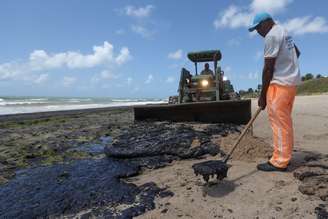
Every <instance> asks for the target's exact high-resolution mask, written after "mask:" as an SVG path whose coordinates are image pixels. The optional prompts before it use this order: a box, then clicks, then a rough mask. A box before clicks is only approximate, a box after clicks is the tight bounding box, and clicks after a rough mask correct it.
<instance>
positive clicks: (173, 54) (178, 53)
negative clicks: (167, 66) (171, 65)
mask: <svg viewBox="0 0 328 219" xmlns="http://www.w3.org/2000/svg"><path fill="white" fill-rule="evenodd" d="M182 53H183V52H182V50H181V49H178V50H177V51H175V52H171V53H169V54H168V56H167V57H168V58H169V59H175V60H178V59H181V58H182Z"/></svg>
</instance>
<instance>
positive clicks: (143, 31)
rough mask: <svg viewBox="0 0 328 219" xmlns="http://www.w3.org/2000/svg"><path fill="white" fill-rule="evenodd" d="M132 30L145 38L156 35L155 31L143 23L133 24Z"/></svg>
mask: <svg viewBox="0 0 328 219" xmlns="http://www.w3.org/2000/svg"><path fill="white" fill-rule="evenodd" d="M131 30H132V31H133V32H135V33H136V34H139V35H140V36H142V37H143V38H150V37H152V36H153V35H154V33H155V32H154V31H151V30H149V29H148V28H146V27H145V26H144V25H141V24H133V25H131Z"/></svg>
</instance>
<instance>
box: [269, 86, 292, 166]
mask: <svg viewBox="0 0 328 219" xmlns="http://www.w3.org/2000/svg"><path fill="white" fill-rule="evenodd" d="M295 94H296V87H295V86H281V85H277V84H271V85H270V86H269V88H268V91H267V96H266V98H267V111H268V115H269V120H270V123H271V127H272V131H273V145H274V152H273V156H272V158H271V159H270V163H271V164H272V165H274V166H275V167H278V168H286V167H287V165H288V163H289V161H290V159H291V157H292V150H293V145H294V131H293V123H292V117H291V113H292V108H293V103H294V99H295Z"/></svg>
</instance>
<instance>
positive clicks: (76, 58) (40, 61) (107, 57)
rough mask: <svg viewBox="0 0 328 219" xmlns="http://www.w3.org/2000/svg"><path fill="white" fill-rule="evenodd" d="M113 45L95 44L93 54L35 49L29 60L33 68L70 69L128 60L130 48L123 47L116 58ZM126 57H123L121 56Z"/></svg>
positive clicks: (120, 62) (105, 43)
mask: <svg viewBox="0 0 328 219" xmlns="http://www.w3.org/2000/svg"><path fill="white" fill-rule="evenodd" d="M113 49H114V47H113V45H112V44H110V43H108V42H107V41H105V42H104V44H103V45H102V46H94V47H93V53H92V54H86V55H84V54H81V53H80V52H73V51H68V52H63V53H57V54H48V53H47V52H46V51H44V50H35V51H33V52H32V53H31V54H30V58H29V62H30V65H31V67H32V68H33V69H35V70H42V69H54V68H62V67H67V68H70V69H75V68H92V67H95V66H98V65H102V64H106V63H113V62H115V61H116V62H117V64H122V62H124V61H127V59H126V57H128V56H129V50H128V49H127V48H122V49H121V53H120V54H119V55H118V56H117V58H116V59H114V52H113ZM122 56H123V57H125V59H122V58H121V57H122Z"/></svg>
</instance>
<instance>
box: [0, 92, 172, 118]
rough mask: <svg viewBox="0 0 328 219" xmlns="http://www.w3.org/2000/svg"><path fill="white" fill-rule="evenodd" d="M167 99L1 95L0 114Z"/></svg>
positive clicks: (154, 101) (85, 107) (109, 105)
mask: <svg viewBox="0 0 328 219" xmlns="http://www.w3.org/2000/svg"><path fill="white" fill-rule="evenodd" d="M167 101H168V100H167V99H155V98H139V99H134V98H109V97H103V98H99V97H96V98H95V97H1V96H0V115H9V114H18V113H34V112H48V111H61V110H74V109H92V108H102V107H114V106H133V105H145V104H157V103H167Z"/></svg>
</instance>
